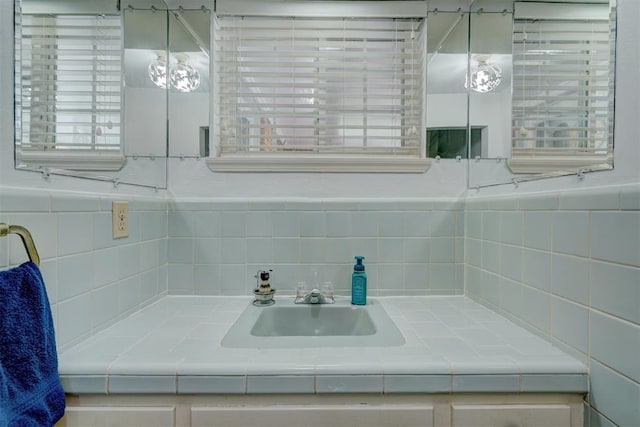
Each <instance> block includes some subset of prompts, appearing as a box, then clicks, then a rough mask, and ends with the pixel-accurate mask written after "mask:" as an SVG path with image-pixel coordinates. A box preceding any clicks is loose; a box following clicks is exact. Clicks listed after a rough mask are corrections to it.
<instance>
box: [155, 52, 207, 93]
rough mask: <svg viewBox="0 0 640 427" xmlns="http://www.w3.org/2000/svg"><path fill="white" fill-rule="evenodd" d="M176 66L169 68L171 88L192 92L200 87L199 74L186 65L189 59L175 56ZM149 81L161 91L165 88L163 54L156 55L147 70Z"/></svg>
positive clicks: (165, 77)
mask: <svg viewBox="0 0 640 427" xmlns="http://www.w3.org/2000/svg"><path fill="white" fill-rule="evenodd" d="M175 58H176V60H177V61H178V63H177V64H175V65H171V66H170V67H169V68H170V70H169V81H170V82H171V86H173V87H174V88H175V89H177V90H178V91H180V92H192V91H194V90H196V89H197V88H198V87H199V86H200V73H199V72H198V70H196V69H195V68H193V67H192V66H191V65H189V64H187V60H188V59H189V57H188V56H187V55H184V54H177V55H175ZM148 73H149V79H151V81H152V82H153V83H154V84H155V85H156V86H158V87H159V88H161V89H166V88H167V59H166V57H165V55H164V53H163V52H158V53H156V59H154V60H153V61H152V62H151V63H150V64H149V68H148Z"/></svg>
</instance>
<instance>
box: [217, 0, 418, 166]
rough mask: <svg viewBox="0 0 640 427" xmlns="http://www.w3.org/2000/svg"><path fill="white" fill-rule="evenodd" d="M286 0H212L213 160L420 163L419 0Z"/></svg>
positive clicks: (231, 163) (228, 163) (288, 163)
mask: <svg viewBox="0 0 640 427" xmlns="http://www.w3.org/2000/svg"><path fill="white" fill-rule="evenodd" d="M234 3H235V4H234ZM284 3H286V4H287V6H286V11H287V14H286V16H285V15H284V14H282V13H278V10H274V8H275V9H277V7H276V6H277V5H276V4H274V3H270V2H264V3H260V2H258V3H252V6H251V7H248V6H246V5H247V2H233V1H232V0H229V1H228V2H227V1H224V0H221V1H218V2H217V6H216V7H217V10H216V17H215V24H214V33H215V34H214V40H215V41H214V44H215V46H214V52H215V68H214V69H215V71H214V75H215V76H216V80H215V89H214V109H215V113H214V131H213V142H214V146H215V150H214V152H213V153H212V157H210V158H209V164H210V166H211V167H212V169H214V170H226V171H229V170H253V171H256V170H268V171H282V170H286V171H350V170H354V171H363V170H365V171H383V172H391V171H393V172H416V171H420V172H423V171H424V170H426V167H427V166H428V160H427V159H425V158H424V156H425V154H424V144H422V143H421V141H424V138H425V133H424V130H423V129H424V126H423V122H424V120H423V103H424V87H425V86H424V75H425V73H424V61H425V56H424V48H425V33H426V32H425V25H426V23H425V20H424V17H425V16H426V6H425V4H424V2H402V1H399V2H393V3H392V4H391V5H390V4H389V3H390V2H377V3H379V4H376V3H375V2H374V3H371V2H367V6H362V5H358V4H357V3H358V2H331V3H330V4H322V2H313V3H309V2H307V3H306V4H305V3H304V2H284ZM363 3H364V2H363ZM385 3H386V4H385ZM238 4H240V5H242V4H244V5H245V6H244V8H243V7H239V6H238ZM278 4H280V3H278ZM280 7H282V6H280ZM283 10H284V9H283ZM327 11H330V13H331V16H326V13H327ZM392 11H393V12H395V13H393V14H392V13H391V12H392ZM359 12H361V13H359ZM292 15H295V16H292Z"/></svg>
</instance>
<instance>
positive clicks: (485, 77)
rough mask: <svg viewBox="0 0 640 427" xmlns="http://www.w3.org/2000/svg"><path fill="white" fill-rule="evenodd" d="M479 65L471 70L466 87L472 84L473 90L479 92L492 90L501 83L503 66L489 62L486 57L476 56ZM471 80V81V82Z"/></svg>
mask: <svg viewBox="0 0 640 427" xmlns="http://www.w3.org/2000/svg"><path fill="white" fill-rule="evenodd" d="M475 59H476V61H477V63H478V65H476V66H474V67H472V68H471V70H470V73H469V74H470V77H469V78H468V79H465V80H466V81H465V82H464V87H465V88H468V87H469V86H471V90H473V91H474V92H479V93H487V92H491V91H492V90H494V89H495V88H497V87H498V86H499V85H500V82H501V81H502V68H500V67H499V66H498V65H497V64H492V63H490V62H488V58H486V57H480V56H478V57H476V58H475ZM469 81H470V82H471V83H470V84H469Z"/></svg>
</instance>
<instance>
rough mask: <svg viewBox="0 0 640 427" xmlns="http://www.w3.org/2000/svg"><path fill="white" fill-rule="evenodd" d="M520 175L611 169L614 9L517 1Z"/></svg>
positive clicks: (515, 162)
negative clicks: (594, 167)
mask: <svg viewBox="0 0 640 427" xmlns="http://www.w3.org/2000/svg"><path fill="white" fill-rule="evenodd" d="M514 19H515V21H514V31H513V103H512V125H513V128H512V135H513V148H512V158H511V159H510V161H509V165H510V167H511V168H512V170H513V171H514V172H521V173H535V172H544V171H554V170H558V168H564V167H566V168H570V169H576V168H582V167H589V166H592V165H593V166H596V165H608V164H609V162H610V160H611V157H612V148H613V144H612V140H613V92H612V91H613V64H612V45H613V35H614V34H615V31H613V29H612V28H611V26H610V20H609V8H608V5H596V4H593V5H574V4H548V3H516V5H515V12H514Z"/></svg>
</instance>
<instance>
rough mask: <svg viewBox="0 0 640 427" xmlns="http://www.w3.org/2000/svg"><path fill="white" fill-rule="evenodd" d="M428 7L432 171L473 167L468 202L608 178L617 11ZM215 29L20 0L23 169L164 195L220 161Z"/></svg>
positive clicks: (157, 13) (119, 4)
mask: <svg viewBox="0 0 640 427" xmlns="http://www.w3.org/2000/svg"><path fill="white" fill-rule="evenodd" d="M186 3H187V4H195V3H194V2H186ZM205 3H206V4H211V5H212V4H213V3H212V2H205ZM427 5H428V11H429V12H428V21H427V22H428V25H427V32H428V33H427V44H428V47H427V48H428V54H427V58H426V61H427V89H426V92H427V96H426V99H427V101H426V104H427V112H426V118H427V121H426V124H427V132H426V144H427V145H426V151H427V155H428V156H429V157H436V156H440V157H441V158H456V157H458V158H459V159H468V165H469V183H468V184H469V187H471V188H474V187H483V186H489V185H496V184H503V183H509V182H514V181H525V180H529V179H538V178H540V177H548V176H557V175H562V174H572V173H574V174H575V173H579V172H586V171H592V170H603V169H611V168H612V167H613V161H612V158H613V106H614V99H613V97H614V75H615V73H614V64H615V28H616V22H615V10H616V8H615V0H609V1H606V0H563V1H559V0H546V2H540V1H532V0H522V1H513V0H428V1H427ZM63 18H64V19H63ZM38 20H39V21H38ZM56 25H57V26H59V27H58V28H55V29H54V30H53V31H55V32H56V33H55V36H54V35H52V34H49V33H47V31H52V30H50V29H48V27H49V26H54V27H55V26H56ZM210 25H211V11H210V10H209V9H207V8H205V7H204V6H201V5H200V4H199V5H198V6H197V7H187V6H184V5H182V4H179V3H178V2H176V1H173V0H167V1H161V0H128V1H117V0H91V1H87V0H84V1H83V0H56V1H54V0H50V1H38V0H21V1H18V0H16V33H15V34H16V93H15V100H16V167H17V168H20V169H26V170H35V171H39V172H43V171H44V172H45V173H46V172H47V171H48V172H50V173H62V174H68V175H76V176H83V177H89V178H95V179H106V180H112V181H114V182H123V183H131V184H137V185H144V186H150V187H157V188H165V187H166V179H167V159H168V158H169V157H180V158H183V157H205V156H208V155H209V145H208V141H209V136H208V134H209V133H208V130H209V121H210V105H211V101H210V82H209V68H210V55H209V46H210V39H209V38H210V33H211V30H210ZM87 28H90V29H91V31H89V33H82V31H85V32H86V31H88V30H87ZM78 31H80V33H78ZM118 32H120V36H119V37H121V40H120V42H119V43H120V44H119V45H118V42H117V38H118ZM79 34H81V36H79ZM51 40H56V43H47V42H50V41H51ZM79 40H85V41H88V45H87V44H85V45H83V44H78V42H79ZM40 42H41V43H40ZM101 43H102V44H101ZM61 46H62V47H68V48H69V49H71V51H72V54H75V55H76V56H75V57H73V58H66V59H65V57H64V56H62V55H59V54H58V53H56V52H55V51H53V50H52V49H56V48H60V47H61ZM118 46H119V47H118ZM88 52H89V53H88ZM78 59H79V60H81V61H79V62H78V61H76V60H78ZM82 60H84V62H83V61H82ZM52 70H58V71H61V72H64V73H63V75H60V76H57V75H53V77H51V76H52V74H51V71H52ZM87 71H88V75H89V80H88V81H85V80H78V79H77V76H78V75H79V74H83V75H87ZM65 73H66V74H65ZM38 76H44V77H42V78H37V77H38ZM84 78H86V77H83V79H84ZM174 80H175V81H174ZM87 102H88V106H87V104H86V103H87ZM69 159H71V160H69ZM74 160H81V161H80V162H74ZM69 161H71V163H69ZM79 165H80V166H79Z"/></svg>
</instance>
